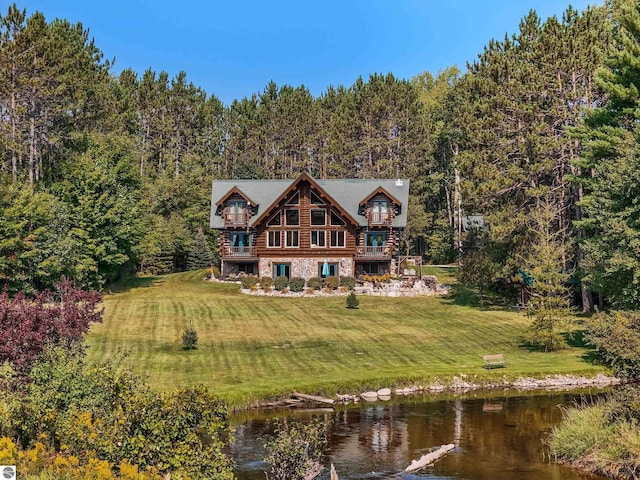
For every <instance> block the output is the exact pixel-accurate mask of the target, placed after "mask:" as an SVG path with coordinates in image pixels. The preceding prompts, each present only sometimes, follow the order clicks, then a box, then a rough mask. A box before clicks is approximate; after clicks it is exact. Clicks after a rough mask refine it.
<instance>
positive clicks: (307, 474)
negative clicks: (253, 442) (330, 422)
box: [265, 419, 327, 480]
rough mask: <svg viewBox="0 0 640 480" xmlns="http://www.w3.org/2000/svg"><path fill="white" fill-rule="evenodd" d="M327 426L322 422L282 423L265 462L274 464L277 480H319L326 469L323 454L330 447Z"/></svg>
mask: <svg viewBox="0 0 640 480" xmlns="http://www.w3.org/2000/svg"><path fill="white" fill-rule="evenodd" d="M326 432H327V425H325V424H324V423H323V422H322V421H321V420H319V419H316V420H314V421H313V422H311V423H309V424H307V425H304V424H301V423H291V424H289V425H287V424H281V425H279V426H278V428H277V429H276V437H275V438H274V439H273V440H271V441H270V442H269V443H267V444H266V445H265V449H266V451H267V452H268V455H267V457H266V458H265V460H266V461H267V462H269V463H270V464H271V475H270V476H269V478H271V479H273V480H292V479H299V478H315V477H316V476H317V475H318V474H319V473H320V471H321V470H322V466H321V464H320V462H321V460H322V455H323V451H324V449H325V447H326V445H327V438H326Z"/></svg>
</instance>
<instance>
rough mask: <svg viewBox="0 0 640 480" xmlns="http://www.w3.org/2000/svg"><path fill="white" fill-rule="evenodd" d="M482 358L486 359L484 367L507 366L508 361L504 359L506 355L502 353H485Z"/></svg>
mask: <svg viewBox="0 0 640 480" xmlns="http://www.w3.org/2000/svg"><path fill="white" fill-rule="evenodd" d="M482 360H483V361H484V368H487V369H492V368H500V367H506V366H507V361H506V360H505V359H504V355H502V354H501V353H499V354H497V355H485V356H483V357H482Z"/></svg>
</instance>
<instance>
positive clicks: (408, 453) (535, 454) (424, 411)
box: [230, 391, 602, 480]
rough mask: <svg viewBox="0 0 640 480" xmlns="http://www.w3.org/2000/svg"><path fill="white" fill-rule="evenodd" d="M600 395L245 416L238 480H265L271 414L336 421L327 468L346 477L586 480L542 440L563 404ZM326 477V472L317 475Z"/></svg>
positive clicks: (421, 401)
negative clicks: (429, 461) (412, 469)
mask: <svg viewBox="0 0 640 480" xmlns="http://www.w3.org/2000/svg"><path fill="white" fill-rule="evenodd" d="M601 393H602V391H585V392H581V393H575V392H573V393H554V394H545V395H519V396H518V395H516V396H509V395H504V396H493V397H491V398H482V397H481V395H480V394H471V396H466V397H464V398H457V399H456V398H452V399H443V400H433V399H427V398H410V399H404V400H403V401H399V402H394V403H391V402H387V403H373V404H370V403H366V402H363V403H361V404H360V405H359V406H357V407H353V408H345V409H344V410H338V411H333V410H331V409H321V410H314V411H312V410H308V411H301V412H292V411H290V410H289V411H286V412H277V413H275V412H262V413H254V414H252V416H250V417H246V418H243V419H241V422H242V423H240V424H239V425H238V426H237V429H236V433H235V438H236V441H235V442H234V444H233V446H232V450H231V452H230V453H231V455H232V456H233V457H234V458H235V459H236V462H237V468H236V475H237V478H238V479H239V480H264V479H265V478H266V477H265V474H264V472H265V471H266V470H268V465H267V464H265V463H263V462H262V461H261V459H262V458H263V457H264V455H265V452H264V449H263V446H264V444H265V443H266V442H267V441H268V440H269V439H270V438H271V435H272V434H273V430H274V426H275V422H274V421H273V418H274V417H276V416H277V417H279V418H280V419H282V420H286V421H293V420H296V421H310V420H311V419H312V418H317V417H321V418H324V419H325V420H326V421H328V422H331V426H330V430H329V431H330V434H329V451H328V455H327V459H326V465H327V466H328V465H329V463H333V464H334V465H335V467H336V470H337V472H338V474H339V476H340V479H341V480H356V479H372V478H396V479H403V480H409V479H424V478H427V479H452V480H453V479H468V480H515V479H517V480H540V479H549V480H587V479H590V480H591V479H596V478H601V477H596V476H592V475H586V474H582V473H580V472H577V471H575V470H572V469H569V468H566V467H563V466H560V465H556V464H553V463H550V462H549V460H548V456H547V449H546V447H545V439H546V438H547V437H548V434H549V432H550V431H551V428H552V427H553V426H554V425H556V424H557V423H559V422H560V420H561V419H562V407H563V406H570V405H573V404H575V402H579V401H594V400H595V398H596V397H597V396H598V395H599V394H601ZM447 443H453V444H455V445H456V448H455V450H454V451H453V452H451V453H450V454H449V455H447V456H446V457H444V458H443V459H441V460H439V461H438V462H436V463H435V465H434V466H431V467H428V468H427V469H425V470H422V471H420V472H418V473H416V474H403V473H402V471H403V470H404V469H405V468H406V467H407V466H408V465H409V464H410V463H411V461H412V460H414V459H418V458H420V457H421V456H422V455H424V454H425V453H428V452H429V450H430V449H432V448H434V447H437V446H440V445H442V444H447ZM319 478H321V479H328V478H329V475H328V471H327V470H326V469H325V472H323V474H322V475H321V476H320V477H319Z"/></svg>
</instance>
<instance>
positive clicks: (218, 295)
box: [87, 270, 601, 404]
mask: <svg viewBox="0 0 640 480" xmlns="http://www.w3.org/2000/svg"><path fill="white" fill-rule="evenodd" d="M430 273H431V272H430ZM435 273H436V274H437V270H435ZM203 276H204V274H203V273H202V272H187V273H180V274H175V275H168V276H165V277H155V278H140V279H135V280H132V281H131V282H130V283H129V284H128V285H123V286H122V287H121V288H120V291H118V292H116V293H113V294H109V295H106V296H105V315H104V323H102V324H99V325H94V326H93V327H92V328H91V331H90V333H89V335H88V338H87V342H88V344H89V345H90V349H89V357H90V359H91V360H94V361H102V360H107V359H109V358H113V357H114V356H116V355H117V353H118V351H120V350H123V349H124V350H126V351H128V352H130V354H129V357H128V359H127V362H128V365H129V366H130V367H131V368H133V369H134V370H136V371H138V372H146V373H147V375H148V380H149V382H150V384H151V385H152V386H153V387H155V388H157V389H161V390H167V389H173V388H176V387H179V386H184V385H189V384H195V383H203V384H205V385H207V386H208V387H210V388H211V389H212V390H213V391H215V392H216V393H217V394H218V395H219V396H220V397H222V398H224V399H226V400H227V401H229V402H230V403H232V404H245V403H248V402H250V401H251V400H254V399H258V398H268V397H270V396H278V395H281V394H284V393H287V392H290V391H292V390H294V389H296V390H299V391H306V392H308V393H316V392H318V393H326V394H332V393H334V392H336V391H342V392H348V391H358V390H359V389H363V388H378V387H381V386H393V385H401V384H403V383H408V384H411V383H415V382H419V381H420V380H424V381H428V380H430V379H433V378H435V377H439V378H441V379H443V380H444V379H447V378H451V377H452V376H454V375H460V374H468V375H479V376H481V377H487V376H490V375H493V376H499V377H501V376H503V375H509V376H510V377H515V376H518V375H543V374H553V373H574V374H578V373H581V374H582V373H586V374H595V373H596V372H598V371H601V368H600V367H596V366H594V365H591V364H590V363H588V361H587V360H586V357H587V352H586V351H585V350H584V349H583V348H580V347H572V348H569V349H567V350H564V351H562V352H559V353H553V354H549V353H541V352H532V351H530V350H528V349H527V348H524V347H523V346H521V335H522V332H523V328H524V327H525V326H526V325H527V323H528V320H527V318H526V317H525V316H524V315H522V314H520V313H517V312H514V311H508V310H504V309H481V308H477V307H474V306H469V305H465V304H464V300H465V299H466V298H469V297H470V295H469V294H468V292H462V293H459V294H457V295H454V296H452V297H450V298H442V297H418V298H382V297H359V298H360V308H359V309H358V310H349V309H347V308H345V298H344V297H335V298H299V299H293V298H267V297H252V296H248V295H243V294H241V293H240V287H239V285H236V284H220V283H209V282H204V281H202V277H203ZM189 322H192V324H193V325H194V327H195V328H196V330H197V332H198V336H199V341H198V349H197V350H192V351H184V350H183V349H182V333H183V330H184V328H185V326H186V325H187V324H188V323H189ZM493 353H503V354H504V355H505V357H507V359H508V360H509V367H508V368H506V369H497V370H493V371H491V372H487V371H486V370H484V369H483V368H482V359H481V356H482V355H486V354H493Z"/></svg>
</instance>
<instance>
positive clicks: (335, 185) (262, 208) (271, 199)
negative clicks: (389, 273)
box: [210, 173, 409, 228]
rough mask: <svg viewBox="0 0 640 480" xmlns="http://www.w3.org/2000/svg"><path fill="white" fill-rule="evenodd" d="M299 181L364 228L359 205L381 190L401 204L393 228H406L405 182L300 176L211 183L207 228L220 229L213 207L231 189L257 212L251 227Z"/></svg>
mask: <svg viewBox="0 0 640 480" xmlns="http://www.w3.org/2000/svg"><path fill="white" fill-rule="evenodd" d="M302 178H307V179H309V181H310V183H311V184H312V186H314V187H316V188H318V189H320V190H321V192H322V193H323V194H324V195H325V196H326V197H327V200H328V201H329V203H333V204H334V205H339V206H340V208H341V210H343V211H344V212H345V213H346V214H348V215H349V216H350V217H351V218H352V219H353V220H354V221H355V223H356V224H357V225H360V226H362V227H365V226H367V225H368V221H367V219H366V217H364V216H363V215H360V214H359V211H360V208H359V207H360V204H361V202H363V201H365V199H367V198H371V197H372V196H373V195H375V194H376V193H378V192H379V191H380V189H382V190H384V193H385V194H386V195H387V196H389V197H390V199H391V200H392V201H394V202H397V203H398V205H401V208H400V213H399V214H398V215H396V217H395V218H394V219H393V226H394V227H397V228H404V227H405V226H406V225H407V209H408V204H409V180H405V179H403V180H396V179H374V180H368V179H360V178H346V179H335V180H316V179H313V178H312V177H310V176H309V175H307V174H305V173H303V174H302V175H300V176H299V177H298V178H296V179H293V180H214V181H213V183H212V188H211V205H212V208H211V222H210V225H211V228H224V219H223V218H222V217H221V216H219V215H216V208H217V207H218V206H219V204H220V203H221V202H223V201H224V197H225V196H228V195H227V194H228V193H229V192H231V190H232V189H233V188H234V187H235V188H237V189H238V191H241V192H243V193H245V194H246V195H248V196H250V197H251V199H252V201H251V204H252V205H255V206H256V208H257V212H255V214H254V215H253V216H252V217H251V220H250V221H249V226H254V225H255V224H256V223H257V220H258V219H260V218H261V217H263V215H264V214H265V212H266V211H268V210H271V207H272V206H273V205H274V204H276V203H278V202H279V201H280V200H282V199H283V198H284V197H285V196H286V195H287V194H288V193H291V191H292V190H291V188H292V187H293V188H295V186H296V185H298V183H299V181H300V180H301V179H302Z"/></svg>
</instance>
